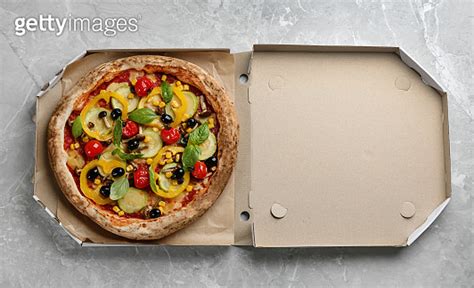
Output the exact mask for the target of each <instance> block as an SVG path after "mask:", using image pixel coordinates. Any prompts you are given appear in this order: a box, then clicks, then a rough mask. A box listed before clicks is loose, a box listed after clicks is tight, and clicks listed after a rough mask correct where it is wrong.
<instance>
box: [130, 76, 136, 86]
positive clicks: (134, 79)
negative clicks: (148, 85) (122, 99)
mask: <svg viewBox="0 0 474 288" xmlns="http://www.w3.org/2000/svg"><path fill="white" fill-rule="evenodd" d="M130 82H131V83H132V85H133V86H135V84H137V79H136V78H133V79H132V80H131V81H130Z"/></svg>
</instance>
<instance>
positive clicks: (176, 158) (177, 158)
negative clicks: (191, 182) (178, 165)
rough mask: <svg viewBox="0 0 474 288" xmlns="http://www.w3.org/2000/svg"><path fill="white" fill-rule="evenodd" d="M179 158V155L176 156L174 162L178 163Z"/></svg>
mask: <svg viewBox="0 0 474 288" xmlns="http://www.w3.org/2000/svg"><path fill="white" fill-rule="evenodd" d="M180 158H181V155H180V154H177V155H176V157H175V160H176V162H179V159H180Z"/></svg>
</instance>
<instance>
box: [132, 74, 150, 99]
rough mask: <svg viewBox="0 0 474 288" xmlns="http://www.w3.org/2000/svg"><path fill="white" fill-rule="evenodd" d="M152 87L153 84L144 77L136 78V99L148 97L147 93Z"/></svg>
mask: <svg viewBox="0 0 474 288" xmlns="http://www.w3.org/2000/svg"><path fill="white" fill-rule="evenodd" d="M152 87H153V82H151V80H150V79H148V78H147V77H146V76H142V77H139V78H137V83H136V84H135V92H136V93H137V96H138V97H144V96H147V95H148V91H149V90H150V89H151V88H152Z"/></svg>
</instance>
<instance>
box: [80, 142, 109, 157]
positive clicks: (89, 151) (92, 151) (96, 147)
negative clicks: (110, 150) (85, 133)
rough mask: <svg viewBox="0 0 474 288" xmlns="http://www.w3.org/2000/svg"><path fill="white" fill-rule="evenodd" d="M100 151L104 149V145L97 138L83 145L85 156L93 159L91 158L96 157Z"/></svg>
mask: <svg viewBox="0 0 474 288" xmlns="http://www.w3.org/2000/svg"><path fill="white" fill-rule="evenodd" d="M102 151H104V147H103V146H102V144H101V143H100V142H99V141H97V140H90V141H89V142H87V143H86V145H85V146H84V153H86V156H87V157H88V158H89V159H93V158H95V157H97V155H99V154H100V153H102Z"/></svg>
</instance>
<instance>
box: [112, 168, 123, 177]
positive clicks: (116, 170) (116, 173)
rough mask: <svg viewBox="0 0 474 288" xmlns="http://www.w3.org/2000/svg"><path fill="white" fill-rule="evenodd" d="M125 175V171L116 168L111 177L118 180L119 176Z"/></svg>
mask: <svg viewBox="0 0 474 288" xmlns="http://www.w3.org/2000/svg"><path fill="white" fill-rule="evenodd" d="M124 174H125V170H124V169H123V168H122V167H117V168H114V170H112V177H114V178H118V177H120V176H123V175H124Z"/></svg>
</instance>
